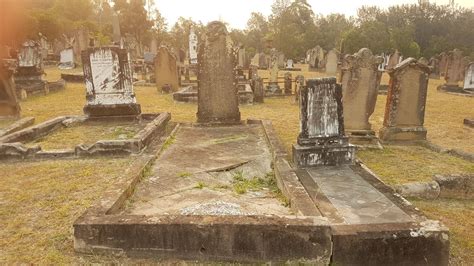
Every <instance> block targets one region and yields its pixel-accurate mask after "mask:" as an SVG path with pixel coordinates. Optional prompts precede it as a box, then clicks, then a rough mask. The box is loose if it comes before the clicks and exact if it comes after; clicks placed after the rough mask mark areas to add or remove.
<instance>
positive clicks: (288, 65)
mask: <svg viewBox="0 0 474 266" xmlns="http://www.w3.org/2000/svg"><path fill="white" fill-rule="evenodd" d="M294 67H295V66H294V63H293V59H288V60H286V69H293V68H294Z"/></svg>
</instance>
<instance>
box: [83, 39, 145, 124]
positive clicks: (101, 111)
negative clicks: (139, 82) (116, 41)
mask: <svg viewBox="0 0 474 266" xmlns="http://www.w3.org/2000/svg"><path fill="white" fill-rule="evenodd" d="M82 62H83V70H84V79H85V84H86V90H87V92H86V100H87V103H86V106H84V113H85V114H87V115H89V116H126V115H138V114H140V113H141V108H140V105H139V104H137V102H136V98H135V94H134V92H133V85H132V78H133V77H132V70H131V67H130V61H129V56H128V53H127V50H126V49H120V48H119V47H116V46H112V47H100V48H89V49H87V50H84V51H82Z"/></svg>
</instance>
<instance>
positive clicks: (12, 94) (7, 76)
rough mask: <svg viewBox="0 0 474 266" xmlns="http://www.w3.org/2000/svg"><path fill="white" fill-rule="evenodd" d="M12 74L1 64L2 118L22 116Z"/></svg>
mask: <svg viewBox="0 0 474 266" xmlns="http://www.w3.org/2000/svg"><path fill="white" fill-rule="evenodd" d="M12 74H13V73H12V71H10V70H9V69H8V68H7V67H6V66H5V65H4V64H3V62H0V118H2V117H19V116H20V104H19V102H18V100H17V98H16V91H15V84H14V83H13V78H12Z"/></svg>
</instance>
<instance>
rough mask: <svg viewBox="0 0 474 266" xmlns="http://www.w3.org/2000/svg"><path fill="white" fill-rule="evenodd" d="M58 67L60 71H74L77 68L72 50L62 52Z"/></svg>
mask: <svg viewBox="0 0 474 266" xmlns="http://www.w3.org/2000/svg"><path fill="white" fill-rule="evenodd" d="M58 67H59V69H73V68H75V67H76V65H75V64H74V51H73V50H72V48H69V49H65V50H62V51H61V53H60V57H59V66H58Z"/></svg>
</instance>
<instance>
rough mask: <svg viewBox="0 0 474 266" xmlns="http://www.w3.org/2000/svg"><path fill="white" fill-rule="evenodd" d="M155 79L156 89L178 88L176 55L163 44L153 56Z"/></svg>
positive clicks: (174, 89) (172, 89)
mask: <svg viewBox="0 0 474 266" xmlns="http://www.w3.org/2000/svg"><path fill="white" fill-rule="evenodd" d="M155 80H156V87H157V89H158V91H163V89H164V91H167V90H168V89H169V90H171V91H177V90H178V89H179V79H178V66H177V64H176V57H175V56H174V55H173V54H172V53H171V52H170V51H169V50H168V48H166V47H165V46H161V47H160V48H159V49H158V53H157V55H156V57H155Z"/></svg>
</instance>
